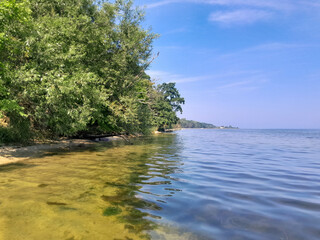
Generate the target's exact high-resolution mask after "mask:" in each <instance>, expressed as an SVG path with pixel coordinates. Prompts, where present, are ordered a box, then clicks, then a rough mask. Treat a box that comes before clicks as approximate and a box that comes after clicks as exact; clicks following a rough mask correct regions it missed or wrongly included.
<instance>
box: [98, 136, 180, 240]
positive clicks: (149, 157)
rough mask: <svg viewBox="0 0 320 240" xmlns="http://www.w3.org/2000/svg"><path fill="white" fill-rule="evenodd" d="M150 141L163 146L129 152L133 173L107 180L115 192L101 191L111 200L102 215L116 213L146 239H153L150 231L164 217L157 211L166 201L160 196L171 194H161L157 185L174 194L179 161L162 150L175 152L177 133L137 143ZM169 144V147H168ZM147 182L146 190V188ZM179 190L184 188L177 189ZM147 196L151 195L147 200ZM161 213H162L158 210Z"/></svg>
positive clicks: (128, 227)
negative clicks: (109, 193)
mask: <svg viewBox="0 0 320 240" xmlns="http://www.w3.org/2000/svg"><path fill="white" fill-rule="evenodd" d="M145 141H148V143H149V144H153V145H159V146H160V145H161V149H159V148H155V149H154V150H152V151H150V149H149V150H148V151H145V152H141V153H135V152H131V153H129V154H128V155H127V159H126V160H127V161H129V162H131V163H133V164H132V165H131V166H130V170H131V173H130V175H129V177H127V178H125V179H120V180H119V181H116V182H106V183H105V186H106V187H108V188H115V189H116V195H112V196H106V195H102V196H101V199H102V200H104V201H105V202H108V203H109V204H111V207H107V208H106V209H105V210H104V212H103V215H104V216H113V215H117V216H118V220H119V221H121V222H123V223H124V224H125V228H126V229H127V230H128V231H129V232H131V233H134V234H135V235H138V236H139V237H141V238H143V239H151V236H150V235H149V234H148V233H147V232H148V231H151V230H155V229H156V228H157V223H156V221H157V220H160V219H161V217H160V216H158V215H157V212H158V211H161V210H162V207H161V206H160V204H159V202H162V203H165V201H163V200H161V197H163V196H166V197H168V196H172V195H169V194H163V195H160V194H158V190H157V189H156V188H157V187H159V188H161V189H162V190H163V191H164V192H168V191H170V192H171V194H172V188H170V187H169V186H170V185H172V181H174V180H172V178H171V176H170V174H173V173H174V172H175V171H176V170H177V169H178V168H179V164H180V163H179V161H178V160H177V161H176V162H173V161H172V160H171V161H169V160H168V159H167V158H166V157H165V156H164V154H162V153H161V152H162V151H163V153H165V154H166V155H167V156H168V154H169V155H170V156H173V155H175V154H176V153H177V151H178V148H177V147H172V144H175V137H173V136H170V137H160V138H149V139H144V140H140V141H136V142H135V143H134V144H138V145H140V144H145ZM169 146H170V149H168V147H169ZM146 186H148V187H147V190H146V189H144V188H145V187H146ZM175 190H176V191H181V190H177V189H175ZM142 194H143V195H144V196H148V195H149V196H152V197H151V198H150V199H152V200H147V199H145V198H143V197H142V196H141V195H142ZM159 215H160V214H159Z"/></svg>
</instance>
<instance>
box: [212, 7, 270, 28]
mask: <svg viewBox="0 0 320 240" xmlns="http://www.w3.org/2000/svg"><path fill="white" fill-rule="evenodd" d="M272 15H273V14H272V13H271V12H269V11H264V10H252V9H241V10H233V11H219V12H214V13H212V14H211V15H210V17H209V21H211V22H218V23H222V24H248V23H253V22H256V21H261V20H267V19H269V18H270V17H271V16H272Z"/></svg>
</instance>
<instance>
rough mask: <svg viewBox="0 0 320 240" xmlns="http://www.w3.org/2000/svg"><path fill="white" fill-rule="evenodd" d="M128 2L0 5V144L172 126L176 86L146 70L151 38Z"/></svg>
mask: <svg viewBox="0 0 320 240" xmlns="http://www.w3.org/2000/svg"><path fill="white" fill-rule="evenodd" d="M142 20H143V12H142V11H141V10H139V9H135V8H133V4H132V2H131V1H127V0H116V1H114V2H108V1H94V0H41V1H40V0H1V1H0V142H5V141H6V142H10V141H24V140H28V139H30V138H32V137H34V136H44V137H58V136H67V137H72V136H79V135H85V134H87V133H94V134H102V133H145V134H147V133H149V132H150V131H152V130H155V129H164V128H167V127H170V126H171V125H172V124H175V123H177V121H178V118H177V116H176V112H182V109H181V104H184V99H183V98H182V97H181V96H180V94H179V92H178V90H177V89H176V87H175V84H174V83H168V84H167V83H164V84H161V85H158V86H156V85H155V84H154V83H153V82H152V81H151V79H150V77H149V76H148V75H147V74H146V73H145V70H146V69H147V68H148V67H149V65H150V63H151V62H152V60H153V58H152V54H153V53H152V43H153V40H154V39H155V38H157V35H156V34H153V33H152V32H150V30H146V29H144V28H143V27H142V25H141V22H142Z"/></svg>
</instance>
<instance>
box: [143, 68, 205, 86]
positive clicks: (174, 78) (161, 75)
mask: <svg viewBox="0 0 320 240" xmlns="http://www.w3.org/2000/svg"><path fill="white" fill-rule="evenodd" d="M147 74H148V75H150V76H151V78H152V79H154V80H155V81H160V82H175V83H186V82H198V81H203V80H208V79H210V77H211V76H192V77H186V76H183V75H180V74H173V73H169V72H164V71H157V70H148V71H147Z"/></svg>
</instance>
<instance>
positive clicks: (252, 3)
mask: <svg viewBox="0 0 320 240" xmlns="http://www.w3.org/2000/svg"><path fill="white" fill-rule="evenodd" d="M186 2H189V3H195V4H209V5H220V6H231V7H234V6H238V7H239V6H240V7H255V8H270V9H277V10H292V9H296V8H299V6H303V5H305V6H307V5H313V6H315V5H317V2H315V1H304V0H163V1H158V2H155V3H151V4H147V5H146V7H147V8H155V7H160V6H164V5H168V4H173V3H186Z"/></svg>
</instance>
